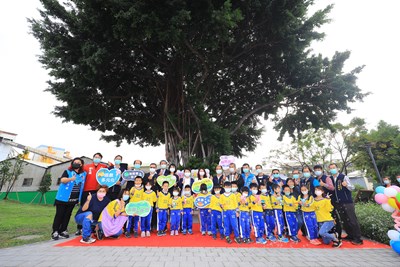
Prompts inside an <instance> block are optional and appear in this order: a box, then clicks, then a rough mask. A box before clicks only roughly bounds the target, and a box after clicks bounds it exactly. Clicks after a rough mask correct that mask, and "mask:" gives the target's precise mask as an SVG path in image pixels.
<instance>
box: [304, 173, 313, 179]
mask: <svg viewBox="0 0 400 267" xmlns="http://www.w3.org/2000/svg"><path fill="white" fill-rule="evenodd" d="M303 176H304V177H306V178H308V177H310V176H311V174H310V173H309V172H305V173H303Z"/></svg>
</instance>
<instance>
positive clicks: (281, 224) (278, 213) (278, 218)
mask: <svg viewBox="0 0 400 267" xmlns="http://www.w3.org/2000/svg"><path fill="white" fill-rule="evenodd" d="M274 215H275V223H276V228H277V230H278V236H282V235H283V233H284V231H285V221H284V220H283V211H282V210H280V209H276V210H274Z"/></svg>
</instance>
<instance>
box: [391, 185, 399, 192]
mask: <svg viewBox="0 0 400 267" xmlns="http://www.w3.org/2000/svg"><path fill="white" fill-rule="evenodd" d="M391 188H394V189H396V191H397V192H400V187H398V186H397V185H392V186H391Z"/></svg>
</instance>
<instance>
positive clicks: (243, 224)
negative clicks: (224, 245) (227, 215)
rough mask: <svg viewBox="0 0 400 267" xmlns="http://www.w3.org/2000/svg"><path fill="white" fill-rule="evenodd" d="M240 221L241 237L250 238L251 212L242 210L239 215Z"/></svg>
mask: <svg viewBox="0 0 400 267" xmlns="http://www.w3.org/2000/svg"><path fill="white" fill-rule="evenodd" d="M239 221H240V237H241V238H250V231H251V225H250V212H248V211H241V212H240V216H239Z"/></svg>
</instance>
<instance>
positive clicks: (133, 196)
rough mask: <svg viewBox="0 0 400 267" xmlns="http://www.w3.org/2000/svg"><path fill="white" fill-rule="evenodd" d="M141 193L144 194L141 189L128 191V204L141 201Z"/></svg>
mask: <svg viewBox="0 0 400 267" xmlns="http://www.w3.org/2000/svg"><path fill="white" fill-rule="evenodd" d="M143 193H144V190H143V188H142V189H136V188H134V187H132V188H131V190H130V191H129V195H130V199H129V203H132V202H139V201H141V200H142V199H143Z"/></svg>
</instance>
